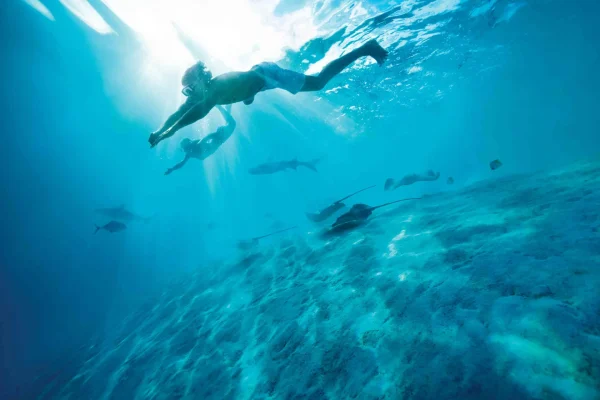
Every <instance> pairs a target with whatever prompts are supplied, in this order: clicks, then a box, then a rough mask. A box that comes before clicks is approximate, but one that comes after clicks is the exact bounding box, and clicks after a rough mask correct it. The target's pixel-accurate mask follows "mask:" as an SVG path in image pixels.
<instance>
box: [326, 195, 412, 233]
mask: <svg viewBox="0 0 600 400" xmlns="http://www.w3.org/2000/svg"><path fill="white" fill-rule="evenodd" d="M420 199H421V197H410V198H406V199H400V200H396V201H391V202H389V203H384V204H381V205H378V206H375V207H371V206H369V205H367V204H355V205H353V206H352V208H350V210H349V211H348V212H346V213H344V214H342V215H340V216H339V217H338V218H337V219H336V221H335V222H334V223H333V224H332V225H331V227H330V228H329V230H327V231H326V232H325V235H328V234H338V233H342V232H345V231H348V230H352V229H354V228H357V227H358V226H360V225H362V224H363V223H365V222H366V221H367V220H368V219H369V217H370V216H371V214H373V211H375V210H376V209H378V208H381V207H385V206H389V205H391V204H395V203H400V202H402V201H409V200H420Z"/></svg>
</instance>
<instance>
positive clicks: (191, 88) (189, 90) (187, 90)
mask: <svg viewBox="0 0 600 400" xmlns="http://www.w3.org/2000/svg"><path fill="white" fill-rule="evenodd" d="M181 93H182V94H183V95H184V96H185V97H190V96H191V95H192V94H193V93H194V85H187V86H186V87H184V88H183V89H181Z"/></svg>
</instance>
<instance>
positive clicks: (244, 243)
mask: <svg viewBox="0 0 600 400" xmlns="http://www.w3.org/2000/svg"><path fill="white" fill-rule="evenodd" d="M294 228H296V226H292V227H291V228H285V229H281V230H278V231H275V232H271V233H269V234H268V235H263V236H258V237H255V238H252V239H249V240H240V241H238V244H237V246H238V248H239V249H240V250H249V249H251V248H252V247H254V246H256V245H257V244H258V241H259V240H260V239H264V238H266V237H269V236H273V235H276V234H278V233H283V232H285V231H289V230H291V229H294Z"/></svg>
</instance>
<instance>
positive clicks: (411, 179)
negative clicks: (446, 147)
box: [384, 170, 440, 190]
mask: <svg viewBox="0 0 600 400" xmlns="http://www.w3.org/2000/svg"><path fill="white" fill-rule="evenodd" d="M439 177H440V173H439V172H433V171H432V170H429V171H427V173H425V174H423V175H420V174H410V175H405V176H404V177H403V178H402V179H400V180H398V181H397V180H394V179H392V178H388V180H386V181H385V185H384V189H385V190H394V189H397V188H399V187H400V186H408V185H412V184H413V183H417V182H424V181H437V180H438V178H439Z"/></svg>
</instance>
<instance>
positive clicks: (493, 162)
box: [490, 159, 502, 171]
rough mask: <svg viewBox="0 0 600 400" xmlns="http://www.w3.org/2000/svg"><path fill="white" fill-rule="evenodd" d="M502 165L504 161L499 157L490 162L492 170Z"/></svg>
mask: <svg viewBox="0 0 600 400" xmlns="http://www.w3.org/2000/svg"><path fill="white" fill-rule="evenodd" d="M501 166H502V162H501V161H500V160H498V159H495V160H494V161H492V162H490V168H491V170H492V171H494V170H496V169H498V168H500V167H501Z"/></svg>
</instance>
